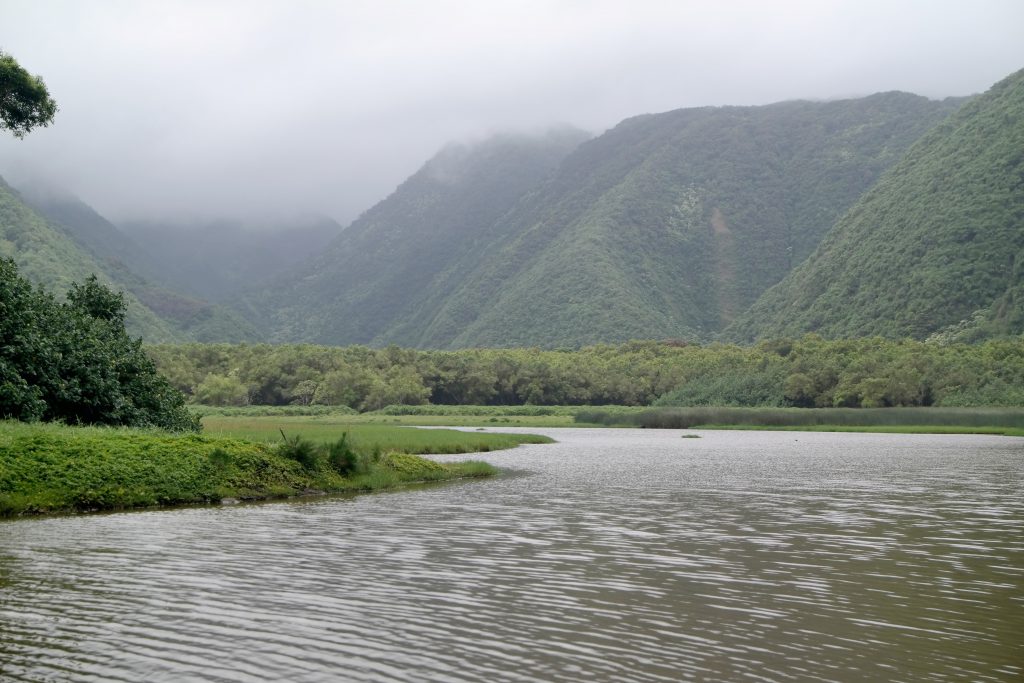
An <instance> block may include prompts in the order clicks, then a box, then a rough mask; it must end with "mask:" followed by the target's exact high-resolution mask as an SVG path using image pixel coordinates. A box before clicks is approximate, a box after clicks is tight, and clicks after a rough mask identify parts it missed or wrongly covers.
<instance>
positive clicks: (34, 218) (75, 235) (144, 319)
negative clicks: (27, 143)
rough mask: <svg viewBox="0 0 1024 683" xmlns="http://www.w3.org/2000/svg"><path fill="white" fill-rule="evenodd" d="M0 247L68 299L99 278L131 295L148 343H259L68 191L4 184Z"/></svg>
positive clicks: (132, 315) (234, 317)
mask: <svg viewBox="0 0 1024 683" xmlns="http://www.w3.org/2000/svg"><path fill="white" fill-rule="evenodd" d="M0 185H2V187H0V206H2V207H3V212H2V213H0V235H2V236H3V238H4V239H3V240H0V245H2V248H3V252H2V253H3V254H4V255H8V256H11V257H12V258H14V260H15V261H16V262H17V263H18V264H19V267H20V269H21V271H22V273H23V274H24V275H25V276H26V277H28V278H29V279H31V280H33V281H35V282H37V283H38V284H41V285H44V286H45V287H46V288H47V289H48V290H50V291H52V292H56V293H63V292H64V291H66V290H67V288H68V287H69V286H70V284H71V282H78V283H82V282H84V281H85V279H86V278H87V277H88V276H90V275H94V274H95V275H97V276H98V277H99V278H100V279H101V280H102V281H103V282H104V283H106V284H107V285H109V286H111V287H113V288H114V289H116V290H121V291H122V292H124V294H125V298H126V300H127V303H128V314H127V321H126V322H127V327H128V329H129V331H130V332H131V333H132V334H134V335H138V336H142V337H143V338H144V339H146V341H149V342H156V341H253V340H255V339H256V338H257V337H258V333H257V331H256V329H255V328H254V327H253V326H252V325H251V324H250V323H248V322H247V321H245V320H244V319H243V318H241V317H240V316H239V315H238V314H236V313H233V312H232V311H230V310H228V309H226V308H224V307H222V306H217V305H213V304H211V303H209V302H208V301H203V300H200V299H196V298H194V297H190V296H185V295H182V294H181V293H180V292H179V291H174V290H173V288H168V287H167V286H166V284H165V283H162V282H160V280H159V277H158V272H159V270H160V267H159V264H160V259H159V258H158V257H156V256H155V255H153V254H151V253H149V252H147V251H146V250H144V249H143V248H142V247H140V246H139V245H138V244H137V243H136V242H134V241H133V240H132V239H130V238H129V237H127V236H126V235H125V234H124V233H122V232H121V231H120V230H118V229H117V227H115V226H114V225H113V224H111V223H110V222H109V221H107V220H106V219H105V218H104V217H103V216H101V215H99V214H98V213H96V211H94V210H93V209H92V207H90V206H88V205H87V204H85V203H84V202H82V201H81V200H80V199H78V198H77V197H75V196H74V195H72V194H70V193H68V192H67V191H65V190H62V189H59V188H54V187H47V186H42V185H38V184H37V185H35V186H31V187H27V188H23V189H22V190H20V191H13V190H11V189H10V188H9V187H8V186H6V185H5V184H2V181H0Z"/></svg>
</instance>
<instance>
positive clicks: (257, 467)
mask: <svg viewBox="0 0 1024 683" xmlns="http://www.w3.org/2000/svg"><path fill="white" fill-rule="evenodd" d="M292 431H293V432H294V433H295V434H298V433H299V432H300V430H299V429H297V428H295V426H294V425H293V428H292ZM407 431H409V432H414V434H415V433H417V430H407ZM420 432H422V433H423V434H424V435H429V434H430V432H429V431H426V430H420ZM323 436H324V437H326V436H327V434H326V432H323ZM339 436H340V432H334V433H333V434H332V435H331V436H330V437H329V440H332V441H336V440H337V438H338V437H339ZM464 436H465V437H466V438H465V439H464V440H463V441H462V442H458V441H457V440H456V439H455V438H454V437H452V436H450V435H449V436H445V435H439V436H433V437H431V436H425V437H424V438H420V439H416V438H415V437H407V436H402V437H400V438H395V439H388V438H385V437H386V433H384V432H380V433H378V434H371V433H364V434H362V437H364V440H363V441H362V443H360V444H355V446H356V449H357V450H360V451H362V452H367V453H369V457H367V458H366V462H367V466H366V467H365V468H363V470H362V471H360V472H359V473H358V474H352V475H349V476H341V475H340V474H338V472H337V471H335V470H333V469H331V467H330V466H329V464H328V461H327V459H325V458H319V459H314V460H311V461H309V462H307V464H306V466H304V465H303V464H302V463H300V462H299V461H297V460H295V459H291V458H288V457H286V455H285V449H284V448H282V447H281V446H280V445H279V444H277V443H271V442H270V441H269V440H264V439H258V440H255V441H246V440H243V439H241V438H238V437H237V436H230V435H226V434H220V435H215V434H190V435H175V434H169V433H166V432H160V431H156V430H138V429H116V428H97V427H66V426H63V425H54V424H25V423H20V422H10V421H0V516H13V515H21V514H33V513H52V512H73V511H88V510H112V509H127V508H135V507H147V506H154V505H173V504H184V503H204V502H216V501H219V500H222V499H224V498H238V499H264V498H275V497H284V496H293V495H299V494H304V493H314V492H345V491H353V492H355V491H372V490H378V489H382V488H391V487H395V486H400V485H404V484H409V483H413V482H422V481H437V480H442V479H453V478H459V477H471V476H486V475H490V474H494V473H495V472H496V470H495V469H494V468H493V467H491V466H490V465H488V464H486V463H481V462H476V463H450V464H449V463H446V464H441V463H437V462H434V461H431V460H428V459H425V458H422V457H419V456H417V455H411V454H408V453H403V452H399V451H398V450H397V448H398V446H397V445H398V444H408V445H412V446H416V445H419V446H420V447H421V450H420V452H425V451H427V450H430V448H429V447H430V446H432V445H433V444H442V445H444V444H447V452H465V451H467V450H470V448H471V446H473V445H476V444H477V443H479V442H478V439H479V438H480V437H481V436H483V435H476V434H467V435H464ZM488 436H492V435H488ZM493 436H497V435H493ZM445 439H447V441H446V440H445ZM278 441H281V440H280V437H279V438H278ZM319 441H321V442H323V440H319ZM281 443H283V442H281ZM502 443H505V444H509V445H515V443H518V441H515V440H513V441H492V442H490V443H487V444H486V446H487V447H488V448H491V449H494V448H499V447H502V446H501V445H500V444H502ZM506 447H507V446H506ZM438 450H443V449H438Z"/></svg>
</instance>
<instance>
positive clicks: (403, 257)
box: [252, 129, 587, 345]
mask: <svg viewBox="0 0 1024 683" xmlns="http://www.w3.org/2000/svg"><path fill="white" fill-rule="evenodd" d="M586 137H587V136H586V134H584V133H582V132H580V131H577V130H573V129H560V130H557V131H552V132H550V133H548V134H547V135H544V136H540V137H528V136H517V135H501V136H497V137H495V138H493V139H491V140H488V141H486V142H483V143H480V144H476V145H471V146H470V145H451V146H449V147H447V148H446V149H444V150H442V151H441V152H440V153H439V154H438V155H437V156H435V157H434V158H433V159H431V160H430V161H429V162H428V163H427V164H426V165H425V166H424V167H423V168H422V169H420V170H419V171H418V172H417V173H416V174H414V175H413V176H412V177H410V178H409V179H408V180H406V181H405V182H404V183H403V184H402V185H401V186H400V187H399V188H398V189H397V190H395V192H394V193H393V194H392V195H391V196H390V197H388V198H387V199H386V200H384V201H382V202H380V203H379V204H377V205H376V206H375V207H373V208H372V209H370V210H369V211H367V212H366V213H365V214H364V215H363V216H361V217H360V218H359V219H358V220H356V221H355V222H354V223H353V224H352V225H351V226H349V227H348V228H346V229H345V230H344V231H343V232H342V233H341V234H340V235H339V236H338V237H337V238H336V239H335V240H334V242H332V243H331V245H330V247H329V248H327V249H325V250H324V252H323V253H322V254H321V255H319V256H318V257H317V258H315V259H313V260H311V261H309V262H308V263H305V264H303V266H302V267H301V268H299V269H296V270H294V271H292V272H290V273H289V274H288V275H287V276H285V277H283V278H281V279H280V280H279V281H278V282H277V283H276V284H275V285H274V286H273V287H271V288H269V289H268V290H267V292H265V293H264V295H263V296H262V297H257V298H256V299H255V303H253V304H252V308H253V310H258V309H261V308H266V307H270V308H272V309H274V313H273V317H272V320H271V324H272V325H274V326H275V328H276V338H277V339H278V340H298V341H316V342H323V343H388V342H395V343H402V344H407V345H415V344H416V343H418V338H419V336H420V334H421V330H422V329H423V327H424V326H425V325H426V324H428V323H429V321H430V319H431V316H432V313H433V310H434V309H435V308H436V304H434V303H432V302H433V301H434V300H436V299H437V298H438V297H442V298H443V296H444V293H445V291H446V290H447V289H449V288H450V287H451V286H452V283H453V282H454V283H457V282H458V276H459V274H460V273H459V272H458V270H459V269H458V266H457V264H460V263H476V262H478V261H480V260H481V259H484V258H486V257H487V254H488V252H489V251H490V250H491V248H492V246H493V245H492V243H491V238H490V237H489V234H488V231H489V229H490V228H491V226H493V225H494V224H495V222H496V221H497V220H498V219H499V218H500V217H501V216H502V215H503V214H505V213H506V212H507V211H509V210H510V209H511V208H512V206H513V205H514V204H515V203H516V202H517V201H518V200H519V199H520V198H522V197H523V195H524V194H526V193H527V192H529V191H530V190H531V189H533V188H536V187H537V186H539V185H540V184H541V183H542V181H543V180H544V179H545V178H546V177H547V176H548V175H550V173H551V172H552V171H553V170H554V169H555V168H556V167H557V165H558V164H559V162H561V161H562V159H564V158H565V156H566V155H567V154H568V153H569V152H570V151H571V150H572V149H574V148H575V147H576V146H577V145H578V144H579V143H580V142H582V141H583V140H584V139H586ZM453 269H454V270H453Z"/></svg>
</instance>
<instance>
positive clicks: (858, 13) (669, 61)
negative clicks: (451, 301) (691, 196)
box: [0, 0, 1024, 223]
mask: <svg viewBox="0 0 1024 683" xmlns="http://www.w3.org/2000/svg"><path fill="white" fill-rule="evenodd" d="M0 50H4V51H6V52H8V53H9V54H11V55H13V56H14V57H15V58H16V59H17V60H18V61H19V62H20V63H21V64H22V66H24V67H25V68H27V69H28V70H29V71H31V72H32V73H37V74H40V75H41V76H43V78H44V79H45V81H46V83H47V85H48V87H49V89H50V92H51V94H52V95H53V96H54V98H55V99H56V100H57V102H58V104H59V105H60V112H59V113H58V115H57V118H56V120H55V122H54V124H53V125H52V126H51V127H50V128H47V129H40V130H37V131H35V132H33V133H30V134H29V135H28V136H26V138H25V139H24V140H15V139H14V138H13V137H11V136H10V135H8V134H2V135H0V174H2V175H3V176H4V177H6V178H7V179H8V180H9V181H11V182H15V183H17V182H19V181H21V180H24V179H27V178H31V177H36V178H42V179H46V180H49V181H51V182H55V183H58V184H60V185H63V186H65V187H67V188H68V189H70V190H71V191H73V192H75V193H76V194H78V195H79V196H80V197H82V198H83V199H84V200H85V201H87V202H89V203H90V204H92V205H93V206H94V207H95V208H96V209H97V210H99V211H100V212H101V213H103V214H104V215H106V216H108V217H109V218H112V219H114V220H123V219H132V218H183V217H195V218H200V217H259V216H264V217H265V216H275V215H288V214H292V213H310V212H319V213H325V214H327V215H330V216H333V217H334V218H336V219H337V220H339V221H340V222H342V223H346V222H348V221H349V220H351V219H353V218H355V217H356V215H358V214H359V213H360V212H362V211H364V210H366V209H367V208H369V207H370V206H372V205H373V204H374V203H376V202H377V201H379V200H380V199H382V198H383V197H384V196H386V195H387V194H388V193H390V192H391V191H392V190H393V189H394V188H395V187H396V186H397V185H398V184H399V183H400V182H402V181H403V180H404V179H405V178H406V177H408V176H409V175H410V174H411V173H413V172H414V171H415V170H416V169H417V168H418V167H419V166H420V165H421V164H422V163H423V162H424V161H426V159H427V158H429V157H430V156H431V155H433V154H434V153H435V152H436V151H437V150H438V149H439V148H440V147H441V146H443V145H444V144H445V143H446V142H449V141H452V140H463V139H472V138H477V137H480V136H482V135H485V134H488V133H490V132H494V131H499V130H533V129H539V128H543V127H546V126H548V125H550V124H558V123H569V124H574V125H576V126H579V127H582V128H585V129H587V130H591V131H593V132H600V131H602V130H604V129H606V128H608V127H611V126H613V125H614V124H615V123H617V122H618V121H620V120H621V119H623V118H626V117H629V116H633V115H636V114H641V113H647V112H660V111H667V110H670V109H677V108H680V107H692V106H702V105H709V104H712V105H717V104H765V103H769V102H775V101H779V100H784V99H794V98H813V99H823V98H835V97H843V96H856V95H866V94H870V93H872V92H878V91H884V90H905V91H909V92H915V93H918V94H922V95H927V96H929V97H945V96H950V95H967V94H971V93H977V92H982V91H984V90H985V89H987V88H988V87H989V86H990V85H992V84H993V83H994V82H996V81H998V80H999V79H1001V78H1003V77H1004V76H1007V75H1008V74H1010V73H1012V72H1014V71H1016V70H1018V69H1020V68H1022V67H1024V0H964V1H961V2H952V1H944V0H905V1H900V0H887V1H884V2H883V1H876V0H856V1H850V2H846V1H843V2H840V1H832V2H829V1H827V0H815V1H812V0H807V1H793V2H789V1H785V0H775V1H769V0H764V1H756V2H755V1H747V2H741V1H735V2H729V1H716V2H712V0H706V1H703V2H696V1H690V0H677V1H675V2H673V1H669V0H666V1H661V2H659V1H657V0H629V1H626V0H622V1H619V2H611V1H607V0H590V1H588V0H549V1H547V2H543V1H539V0H521V1H512V0H421V1H419V2H416V1H408V2H399V1H393V2H389V1H387V0H377V1H369V2H363V1H340V0H338V1H334V2H327V1H314V0H280V1H275V2H269V1H261V0H220V1H218V0H195V1H185V0H0Z"/></svg>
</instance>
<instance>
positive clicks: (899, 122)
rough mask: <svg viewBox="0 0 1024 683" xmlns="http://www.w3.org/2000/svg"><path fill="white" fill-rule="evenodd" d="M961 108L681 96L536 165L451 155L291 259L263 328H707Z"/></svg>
mask: <svg viewBox="0 0 1024 683" xmlns="http://www.w3.org/2000/svg"><path fill="white" fill-rule="evenodd" d="M956 106H957V103H956V102H953V101H945V102H935V101H930V100H928V99H926V98H922V97H918V96H914V95H909V94H906V93H882V94H878V95H874V96H871V97H866V98H862V99H856V100H845V101H836V102H825V103H815V102H785V103H780V104H776V105H770V106H764V107H723V108H700V109H683V110H678V111H672V112H667V113H664V114H657V115H645V116H639V117H636V118H632V119H628V120H626V121H624V122H623V123H621V124H619V125H618V126H616V127H615V128H614V129H612V130H610V131H608V132H607V133H605V134H603V135H601V136H600V137H598V138H595V139H593V140H591V141H588V142H586V143H584V144H581V145H579V146H578V147H576V148H575V149H574V150H573V151H572V152H571V153H569V150H568V149H564V150H563V151H562V152H561V156H559V155H558V154H549V155H548V156H547V157H545V163H544V164H541V165H540V167H537V166H536V164H534V165H532V166H531V165H530V163H528V162H527V161H526V160H525V158H524V157H523V156H522V154H521V153H520V156H518V157H516V156H515V155H514V154H512V153H511V152H510V150H509V145H508V141H505V142H501V141H498V142H494V141H492V142H490V143H487V144H486V145H482V146H479V147H475V148H471V149H462V150H459V151H457V152H456V151H449V152H446V153H444V154H442V155H439V157H438V158H437V159H435V160H433V161H431V162H430V163H429V164H428V165H427V166H426V167H424V169H423V170H421V171H420V172H419V173H418V174H416V175H415V176H413V177H412V178H411V179H410V180H409V181H407V182H406V183H405V184H404V185H403V186H402V187H400V188H399V190H398V191H397V192H396V193H395V194H394V195H392V196H391V197H389V198H388V199H386V200H385V201H384V202H381V203H380V204H379V205H377V206H376V207H374V209H372V210H371V211H370V212H368V213H367V214H366V215H365V216H364V217H363V218H361V219H360V220H359V221H357V222H356V223H355V224H354V225H353V226H352V227H350V228H349V229H347V230H345V231H344V232H343V233H342V235H341V236H340V237H339V238H338V239H337V240H336V241H335V242H334V243H333V244H332V245H331V248H330V249H328V250H326V252H325V253H324V254H323V255H322V256H321V257H319V258H318V259H317V260H316V261H315V262H311V263H309V264H306V266H304V267H303V269H301V270H299V271H296V272H294V273H293V275H292V280H293V284H291V285H288V284H284V285H283V286H282V288H281V291H279V292H277V294H276V298H274V300H273V302H272V305H276V306H277V307H278V308H277V310H278V313H277V314H276V319H275V320H273V321H272V323H271V324H272V325H273V326H275V328H276V334H277V337H278V338H279V339H281V340H289V341H314V342H321V343H355V342H359V343H371V344H387V343H397V344H401V345H407V346H416V347H426V348H430V347H433V348H446V347H468V346H510V345H541V346H547V347H557V346H578V345H581V344H588V343H596V342H615V341H623V340H627V339H635V338H666V337H688V338H693V337H708V336H710V335H712V334H714V333H716V332H717V331H719V330H721V329H722V328H723V327H725V326H726V325H727V324H728V323H729V322H730V321H731V320H732V319H733V318H734V317H735V316H737V315H738V314H740V313H741V312H742V311H743V310H745V309H746V308H747V307H748V306H749V305H750V304H751V303H752V302H753V301H754V300H755V299H756V298H757V297H758V296H759V295H760V294H761V293H762V292H763V291H764V290H765V289H767V288H768V287H770V286H771V285H773V284H775V283H776V282H778V281H779V280H780V279H782V277H783V276H785V274H786V273H787V272H788V271H789V270H790V269H791V267H792V265H795V264H796V263H799V262H800V261H801V260H802V259H803V258H804V257H806V256H807V255H808V254H809V253H810V252H811V251H812V250H813V249H814V247H815V246H816V245H817V243H818V242H819V240H820V239H821V237H822V236H823V235H824V234H825V232H826V231H827V230H828V228H829V227H831V226H832V224H833V223H834V222H835V220H836V219H837V218H838V217H839V216H840V215H841V214H842V213H843V212H844V211H845V210H846V209H847V208H849V207H850V206H851V205H852V204H853V203H854V202H855V201H856V200H857V199H858V197H859V196H860V195H861V194H862V193H863V192H864V191H865V190H866V189H867V188H869V187H870V186H871V185H872V184H873V183H874V182H875V181H876V180H877V178H878V177H879V176H880V175H881V173H882V172H883V171H884V170H886V169H887V168H889V167H890V166H891V165H892V164H894V163H895V162H896V161H897V160H898V159H899V158H900V157H901V156H902V154H903V153H904V152H905V150H906V149H907V148H908V147H909V146H910V144H911V143H912V142H913V141H914V140H916V139H917V138H918V137H920V136H921V135H922V134H923V133H924V132H925V131H927V130H928V129H929V128H931V127H932V126H933V125H935V124H936V123H938V122H939V121H941V120H942V119H943V118H944V117H945V116H947V115H948V114H949V113H950V112H951V111H953V110H955V108H956ZM577 142H578V140H574V141H573V145H575V144H576V143H577ZM547 144H550V143H547ZM531 149H534V150H536V149H537V147H536V145H535V146H534V147H533V148H531ZM561 157H564V158H561ZM545 164H546V165H545ZM521 169H529V170H528V171H526V172H520V171H521ZM542 171H546V172H542ZM545 176H548V177H547V178H546V179H545Z"/></svg>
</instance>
